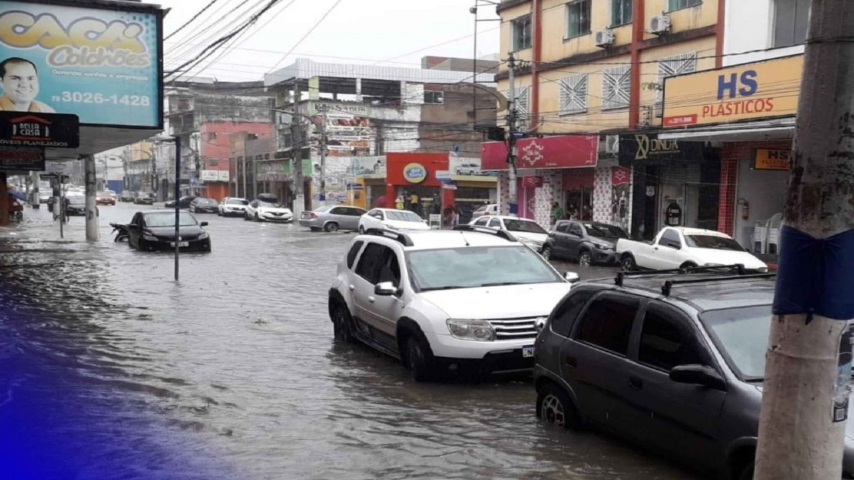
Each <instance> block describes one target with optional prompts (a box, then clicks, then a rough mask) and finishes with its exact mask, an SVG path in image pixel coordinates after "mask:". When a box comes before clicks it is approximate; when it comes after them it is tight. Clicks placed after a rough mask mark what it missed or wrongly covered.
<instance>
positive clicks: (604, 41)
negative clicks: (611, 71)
mask: <svg viewBox="0 0 854 480" xmlns="http://www.w3.org/2000/svg"><path fill="white" fill-rule="evenodd" d="M613 44H614V31H613V30H611V29H608V28H606V29H605V30H599V31H598V32H596V46H597V47H609V46H611V45H613Z"/></svg>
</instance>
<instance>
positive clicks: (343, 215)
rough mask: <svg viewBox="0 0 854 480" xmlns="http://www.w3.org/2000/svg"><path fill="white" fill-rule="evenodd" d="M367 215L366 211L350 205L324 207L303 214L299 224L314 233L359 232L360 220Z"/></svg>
mask: <svg viewBox="0 0 854 480" xmlns="http://www.w3.org/2000/svg"><path fill="white" fill-rule="evenodd" d="M365 213H367V212H366V211H365V209H362V208H359V207H351V206H348V205H336V206H330V205H327V206H324V207H319V208H315V209H314V210H312V211H310V212H302V215H301V216H300V219H299V224H300V226H302V227H308V228H310V229H311V231H312V232H319V231H320V230H325V231H327V232H335V231H338V230H358V229H359V220H360V218H359V217H361V216H362V215H364V214H365Z"/></svg>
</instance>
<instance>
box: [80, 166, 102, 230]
mask: <svg viewBox="0 0 854 480" xmlns="http://www.w3.org/2000/svg"><path fill="white" fill-rule="evenodd" d="M83 173H84V178H85V180H84V182H85V184H86V241H89V242H97V241H98V240H99V236H98V205H97V204H96V203H95V187H96V185H95V184H96V182H97V179H96V174H95V157H94V156H92V155H84V156H83Z"/></svg>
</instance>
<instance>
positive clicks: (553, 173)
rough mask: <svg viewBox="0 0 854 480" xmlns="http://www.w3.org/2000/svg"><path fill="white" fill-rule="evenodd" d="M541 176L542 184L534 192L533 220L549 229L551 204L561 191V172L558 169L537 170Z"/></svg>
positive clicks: (558, 197) (559, 196) (557, 199)
mask: <svg viewBox="0 0 854 480" xmlns="http://www.w3.org/2000/svg"><path fill="white" fill-rule="evenodd" d="M536 172H537V173H536V174H537V175H539V176H541V177H543V186H542V187H538V188H537V190H536V192H535V206H534V212H533V213H534V215H533V216H534V221H535V222H537V223H539V224H540V226H541V227H543V228H545V229H546V230H549V229H550V228H551V226H552V204H553V203H554V202H555V201H559V199H560V198H561V192H562V191H563V182H562V178H563V172H562V171H560V170H537V171H536Z"/></svg>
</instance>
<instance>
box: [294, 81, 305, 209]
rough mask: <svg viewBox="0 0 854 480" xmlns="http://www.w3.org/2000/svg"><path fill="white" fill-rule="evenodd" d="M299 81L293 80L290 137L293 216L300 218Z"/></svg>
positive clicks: (303, 196)
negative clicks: (292, 163)
mask: <svg viewBox="0 0 854 480" xmlns="http://www.w3.org/2000/svg"><path fill="white" fill-rule="evenodd" d="M299 87H300V85H299V81H295V82H294V108H293V110H294V113H293V114H292V115H291V137H292V139H293V146H292V147H291V151H292V152H293V158H294V211H293V214H294V218H300V216H301V215H302V212H303V210H304V209H305V193H304V192H303V186H304V182H303V177H302V132H301V131H300V128H301V126H300V115H299V114H298V113H299V102H300V90H299Z"/></svg>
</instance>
